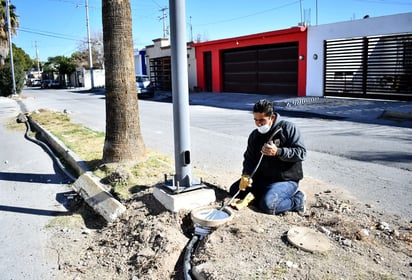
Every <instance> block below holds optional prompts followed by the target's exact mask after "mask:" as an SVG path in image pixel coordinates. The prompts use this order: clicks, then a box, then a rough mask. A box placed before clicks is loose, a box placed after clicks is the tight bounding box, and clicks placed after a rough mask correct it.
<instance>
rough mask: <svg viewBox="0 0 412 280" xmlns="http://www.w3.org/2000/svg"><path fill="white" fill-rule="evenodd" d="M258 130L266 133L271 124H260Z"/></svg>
mask: <svg viewBox="0 0 412 280" xmlns="http://www.w3.org/2000/svg"><path fill="white" fill-rule="evenodd" d="M257 130H258V131H259V132H260V133H262V134H265V133H267V132H268V131H269V130H270V126H269V125H268V124H265V125H262V126H258V127H257Z"/></svg>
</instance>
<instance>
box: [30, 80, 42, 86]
mask: <svg viewBox="0 0 412 280" xmlns="http://www.w3.org/2000/svg"><path fill="white" fill-rule="evenodd" d="M30 86H32V87H39V86H41V80H39V79H35V80H33V81H32V82H31V85H30Z"/></svg>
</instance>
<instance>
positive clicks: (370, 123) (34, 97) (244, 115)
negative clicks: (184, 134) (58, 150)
mask: <svg viewBox="0 0 412 280" xmlns="http://www.w3.org/2000/svg"><path fill="white" fill-rule="evenodd" d="M23 95H24V96H26V97H27V98H25V99H23V100H22V101H21V103H22V104H24V106H23V109H24V110H28V111H33V110H35V109H39V108H49V109H52V110H58V111H61V112H63V111H64V110H66V111H67V112H69V114H70V116H71V118H72V120H73V121H74V122H78V123H81V124H84V125H85V126H87V127H89V128H91V129H95V130H97V131H104V129H105V113H104V108H105V107H104V106H105V105H104V93H97V94H90V93H89V92H84V91H74V90H72V91H71V90H40V89H30V88H29V89H26V90H24V91H23ZM261 98H269V99H272V100H274V101H276V102H278V103H282V102H284V101H285V99H284V97H276V96H265V95H251V94H249V95H248V94H234V93H229V94H228V93H220V94H213V93H194V94H191V95H190V103H191V106H190V115H191V120H190V121H191V130H190V132H191V146H192V151H191V157H192V165H193V166H195V167H198V168H200V169H204V170H208V171H209V172H212V173H215V174H216V177H219V176H220V175H219V173H221V172H220V171H221V170H225V171H226V172H225V174H232V175H231V176H227V175H225V177H224V178H219V179H220V181H221V182H223V184H224V185H223V186H222V187H226V188H227V187H228V186H229V185H230V184H231V183H232V182H233V181H234V180H235V179H237V178H238V176H239V174H240V172H241V163H242V157H243V152H244V149H245V147H246V140H247V136H248V134H249V133H250V131H251V130H252V129H253V128H254V122H253V119H252V116H251V113H250V110H251V108H252V105H253V103H254V102H255V101H257V100H258V99H261ZM164 101H168V102H164ZM292 101H293V99H292ZM326 101H328V100H326ZM332 101H333V102H332ZM332 101H330V102H327V103H326V102H325V101H322V100H320V102H316V100H315V102H313V103H310V102H308V103H307V104H303V105H299V106H293V105H292V106H283V107H278V109H279V111H280V114H281V116H283V117H286V118H288V119H289V120H291V121H292V122H294V123H296V124H297V126H298V127H299V128H300V129H301V131H302V134H303V137H304V140H305V143H306V146H307V149H308V158H307V160H306V161H305V162H304V172H305V175H306V176H310V177H313V178H317V179H320V180H323V181H325V182H328V183H331V184H333V185H336V186H338V187H342V188H343V189H345V190H347V191H349V192H350V193H352V194H353V195H354V196H355V197H358V198H360V199H362V200H363V201H365V203H368V204H371V205H374V206H376V207H378V208H380V209H384V210H385V211H389V212H391V213H396V214H399V215H401V216H403V217H404V218H406V219H409V218H410V217H412V210H411V209H412V207H411V199H409V198H410V197H411V195H410V193H409V189H408V186H410V185H412V179H411V178H412V176H411V174H410V172H411V170H412V149H411V135H412V129H411V128H412V121H411V120H388V119H381V118H379V116H380V115H381V114H382V113H383V112H384V111H394V110H397V111H402V112H408V110H409V111H412V109H411V107H412V106H411V105H410V103H408V102H393V101H371V100H356V99H332ZM139 114H140V121H141V127H142V133H143V137H144V141H145V143H146V145H147V146H148V147H149V148H151V149H154V150H157V151H159V152H161V153H164V154H166V155H168V156H170V157H172V158H173V155H174V145H173V133H174V132H173V122H172V119H173V116H172V114H173V112H172V104H171V103H170V99H167V98H166V99H165V98H164V96H163V97H162V96H158V98H157V99H156V98H155V99H153V100H150V99H149V100H140V101H139ZM162 175H163V174H159V176H162ZM394 188H395V189H396V192H393V191H392V190H393V189H394Z"/></svg>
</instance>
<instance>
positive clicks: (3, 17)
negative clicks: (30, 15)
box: [0, 0, 19, 65]
mask: <svg viewBox="0 0 412 280" xmlns="http://www.w3.org/2000/svg"><path fill="white" fill-rule="evenodd" d="M9 10H10V25H11V33H12V34H17V32H16V28H18V27H19V23H18V21H17V18H18V16H17V15H16V13H15V12H14V11H15V10H16V7H15V6H14V5H9ZM6 12H7V11H6V1H5V0H1V5H0V65H4V59H5V58H6V57H7V55H8V54H9V39H8V36H7V13H6Z"/></svg>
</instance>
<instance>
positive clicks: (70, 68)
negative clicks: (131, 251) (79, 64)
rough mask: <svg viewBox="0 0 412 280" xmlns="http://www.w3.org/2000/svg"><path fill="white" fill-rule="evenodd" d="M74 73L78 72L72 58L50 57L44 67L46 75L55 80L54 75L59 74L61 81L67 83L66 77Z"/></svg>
mask: <svg viewBox="0 0 412 280" xmlns="http://www.w3.org/2000/svg"><path fill="white" fill-rule="evenodd" d="M74 71H76V65H75V64H74V63H73V62H72V60H71V58H68V57H65V56H54V57H49V58H48V59H47V62H46V63H45V64H44V67H43V73H44V75H47V76H49V78H53V76H54V73H57V74H58V75H59V77H60V78H59V80H60V81H65V80H66V75H71V74H72V73H73V72H74Z"/></svg>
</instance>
